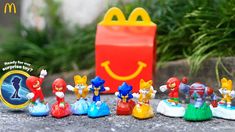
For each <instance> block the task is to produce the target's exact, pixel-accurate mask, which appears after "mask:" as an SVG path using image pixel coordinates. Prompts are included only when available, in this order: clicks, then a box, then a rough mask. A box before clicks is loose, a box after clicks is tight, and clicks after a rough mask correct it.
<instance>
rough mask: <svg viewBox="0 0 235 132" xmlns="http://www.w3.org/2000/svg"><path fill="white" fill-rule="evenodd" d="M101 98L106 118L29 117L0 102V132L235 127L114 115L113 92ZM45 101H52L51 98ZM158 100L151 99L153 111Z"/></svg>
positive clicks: (157, 116)
mask: <svg viewBox="0 0 235 132" xmlns="http://www.w3.org/2000/svg"><path fill="white" fill-rule="evenodd" d="M102 99H103V100H105V101H107V102H108V104H109V106H110V107H111V111H112V114H111V115H110V116H107V117H102V118H97V119H91V118H88V117H87V116H74V115H72V116H69V117H65V118H62V119H55V118H53V117H51V116H47V117H31V116H30V115H29V114H28V112H27V110H23V111H12V110H9V109H8V108H6V107H5V106H3V104H2V103H0V131H1V132H3V131H7V132H9V131H23V132H28V131H36V132H37V131H50V132H53V131H57V132H60V131H68V132H69V131H80V132H84V131H92V132H95V131H97V132H106V131H113V132H115V131H124V132H125V131H137V132H139V131H158V132H165V131H166V132H168V131H179V132H180V131H190V132H191V131H192V132H194V131H207V132H210V131H213V132H216V131H218V132H222V131H223V132H226V131H234V130H235V121H229V120H223V119H217V118H214V119H212V120H210V121H204V122H187V121H184V120H183V119H182V118H169V117H166V116H163V115H160V114H155V116H154V118H151V119H147V120H137V119H135V118H133V117H132V116H116V115H115V107H116V106H115V102H116V99H115V97H114V96H113V95H102ZM46 100H47V101H48V102H49V104H52V103H53V102H54V101H55V99H54V97H48V98H46ZM66 100H67V101H68V102H70V103H72V102H73V101H75V96H74V95H72V94H71V95H68V96H66ZM158 102H159V99H154V100H152V101H151V103H152V106H153V107H154V109H155V110H156V107H157V104H158Z"/></svg>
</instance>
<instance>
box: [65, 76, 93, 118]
mask: <svg viewBox="0 0 235 132" xmlns="http://www.w3.org/2000/svg"><path fill="white" fill-rule="evenodd" d="M74 83H75V86H74V87H73V86H71V85H67V88H68V90H70V91H73V92H74V93H75V95H76V96H77V101H76V102H75V103H74V104H71V110H72V112H73V114H75V115H86V114H87V110H88V107H89V105H90V102H89V101H88V100H87V98H86V97H87V95H88V93H89V88H88V85H87V76H83V77H81V76H80V75H76V76H74Z"/></svg>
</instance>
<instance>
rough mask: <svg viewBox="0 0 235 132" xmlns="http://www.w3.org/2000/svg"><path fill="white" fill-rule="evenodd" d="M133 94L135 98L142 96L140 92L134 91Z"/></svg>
mask: <svg viewBox="0 0 235 132" xmlns="http://www.w3.org/2000/svg"><path fill="white" fill-rule="evenodd" d="M132 95H133V97H134V98H139V97H140V94H138V93H133V94H132Z"/></svg>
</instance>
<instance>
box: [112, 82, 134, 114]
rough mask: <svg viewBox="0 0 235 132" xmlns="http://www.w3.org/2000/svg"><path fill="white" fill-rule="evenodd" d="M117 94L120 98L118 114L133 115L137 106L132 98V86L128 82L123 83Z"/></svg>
mask: <svg viewBox="0 0 235 132" xmlns="http://www.w3.org/2000/svg"><path fill="white" fill-rule="evenodd" d="M115 95H116V96H117V97H118V98H119V99H120V100H118V101H117V110H116V113H117V115H131V114H132V111H133V108H134V106H135V102H134V101H133V100H132V98H133V95H132V86H129V85H128V84H127V83H126V82H124V83H122V85H121V86H119V87H118V92H116V93H115Z"/></svg>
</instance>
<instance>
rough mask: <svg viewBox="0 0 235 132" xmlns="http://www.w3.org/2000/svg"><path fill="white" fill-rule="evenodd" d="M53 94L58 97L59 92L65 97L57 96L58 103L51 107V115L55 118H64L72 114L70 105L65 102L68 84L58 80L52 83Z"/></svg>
mask: <svg viewBox="0 0 235 132" xmlns="http://www.w3.org/2000/svg"><path fill="white" fill-rule="evenodd" d="M52 89H53V93H54V94H55V95H56V93H57V92H60V93H63V96H61V97H60V96H58V95H56V103H54V104H53V105H52V107H51V115H52V116H53V117H55V118H62V117H65V116H69V115H70V114H71V109H70V105H69V104H68V103H67V102H65V100H64V94H65V91H66V82H65V81H64V80H63V79H61V78H58V79H56V80H55V81H54V82H53V83H52Z"/></svg>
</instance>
